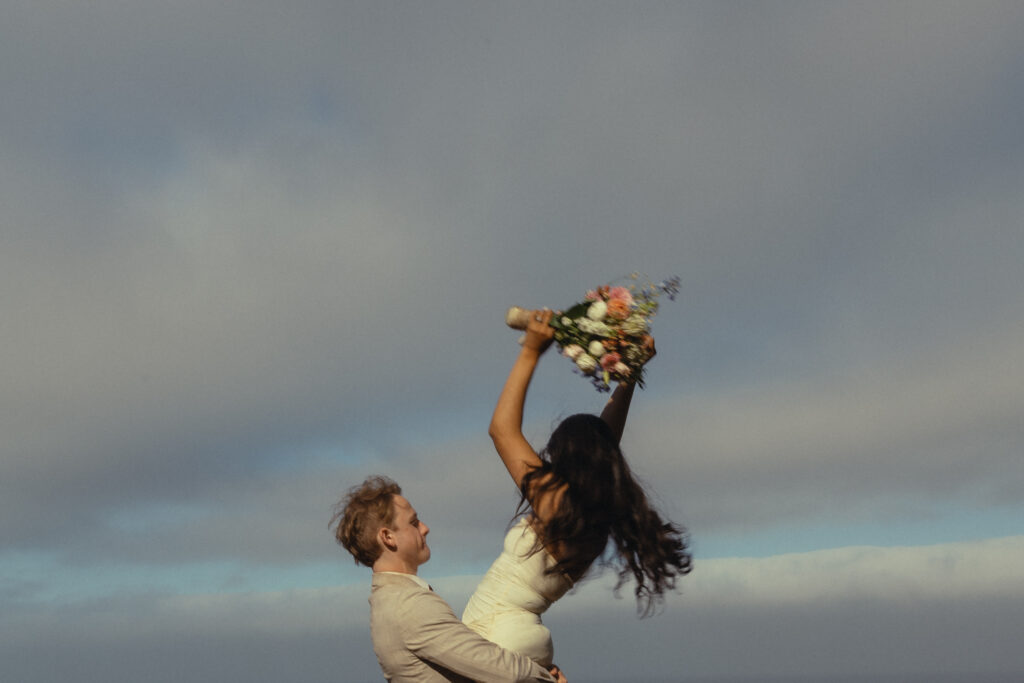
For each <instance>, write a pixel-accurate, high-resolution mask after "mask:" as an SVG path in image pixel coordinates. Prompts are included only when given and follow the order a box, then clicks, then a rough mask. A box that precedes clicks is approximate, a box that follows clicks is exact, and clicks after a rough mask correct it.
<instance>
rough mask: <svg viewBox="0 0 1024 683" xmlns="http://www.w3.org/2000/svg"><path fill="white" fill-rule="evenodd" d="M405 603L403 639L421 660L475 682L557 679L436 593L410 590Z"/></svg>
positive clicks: (515, 682)
mask: <svg viewBox="0 0 1024 683" xmlns="http://www.w3.org/2000/svg"><path fill="white" fill-rule="evenodd" d="M403 602H405V604H404V605H403V606H402V607H403V609H402V610H401V612H402V617H403V618H402V619H401V629H402V632H403V638H404V640H405V643H406V646H407V647H408V648H409V649H410V650H412V651H413V652H415V653H416V655H417V656H418V657H420V658H421V659H423V660H426V661H429V662H433V663H435V664H437V665H439V666H441V667H443V668H445V669H448V670H450V671H453V672H455V673H457V674H459V675H461V676H465V677H466V678H470V679H472V680H474V681H486V682H487V683H492V682H493V683H519V682H520V681H524V682H525V681H554V680H555V679H554V678H553V677H552V676H551V674H550V673H548V671H547V670H546V669H544V667H542V666H540V665H539V664H537V663H536V662H534V661H533V660H532V659H530V658H529V657H526V656H525V655H521V654H518V653H515V652H512V651H510V650H506V649H504V648H501V647H499V646H497V645H495V644H494V643H492V642H491V641H489V640H487V639H486V638H484V637H483V636H481V635H479V634H478V633H476V632H474V631H473V630H471V629H470V628H469V627H468V626H466V625H465V624H463V623H462V622H461V621H460V620H459V619H458V618H457V617H456V616H455V613H454V612H452V609H451V607H449V606H448V603H446V602H445V601H444V600H443V599H441V597H440V596H438V595H436V594H435V593H427V592H415V593H411V594H409V595H408V596H407V597H406V598H405V600H403Z"/></svg>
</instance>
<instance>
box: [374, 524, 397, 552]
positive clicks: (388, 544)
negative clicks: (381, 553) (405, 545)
mask: <svg viewBox="0 0 1024 683" xmlns="http://www.w3.org/2000/svg"><path fill="white" fill-rule="evenodd" d="M377 542H378V543H380V544H381V545H382V546H384V547H385V548H387V549H388V550H390V551H391V552H394V551H396V550H398V544H397V543H395V535H394V534H393V533H392V532H391V529H389V528H387V527H386V526H382V527H381V528H380V529H378V530H377Z"/></svg>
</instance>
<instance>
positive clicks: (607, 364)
mask: <svg viewBox="0 0 1024 683" xmlns="http://www.w3.org/2000/svg"><path fill="white" fill-rule="evenodd" d="M621 361H622V356H620V355H619V354H617V353H615V352H614V351H611V352H609V353H606V354H604V355H603V356H601V369H602V370H608V371H609V372H611V371H612V370H613V369H614V368H615V364H616V363H619V362H621Z"/></svg>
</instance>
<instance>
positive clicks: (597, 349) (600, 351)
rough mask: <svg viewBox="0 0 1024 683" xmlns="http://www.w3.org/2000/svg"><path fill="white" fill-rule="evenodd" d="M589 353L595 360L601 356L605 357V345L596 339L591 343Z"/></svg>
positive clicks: (588, 348)
mask: <svg viewBox="0 0 1024 683" xmlns="http://www.w3.org/2000/svg"><path fill="white" fill-rule="evenodd" d="M587 353H589V354H590V355H591V356H593V357H594V358H600V357H601V356H603V355H604V344H602V343H601V342H599V341H597V340H596V339H595V340H594V341H592V342H590V345H589V346H588V347H587Z"/></svg>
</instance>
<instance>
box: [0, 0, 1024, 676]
mask: <svg viewBox="0 0 1024 683" xmlns="http://www.w3.org/2000/svg"><path fill="white" fill-rule="evenodd" d="M1022 31H1024V9H1022V7H1021V5H1020V4H1019V3H1016V2H986V1H981V2H970V3H968V2H944V1H938V2H936V1H929V2H924V1H905V2H890V3H884V4H880V3H858V2H843V3H812V2H781V1H776V2H762V3H747V2H710V1H709V2H690V3H656V2H649V3H616V2H606V3H583V2H558V3H550V2H523V3H514V4H513V3H501V4H499V3H479V2H432V3H402V2H349V3H337V2H326V1H319V0H297V1H295V2H291V3H288V4H287V5H285V4H282V3H276V2H269V1H264V0H256V1H253V0H247V1H246V2H242V1H241V0H225V1H224V2H220V3H216V4H211V3H206V2H196V1H191V0H185V1H182V0H177V1H175V2H173V3H172V2H164V1H158V0H140V1H138V2H134V3H127V4H126V3H119V2H112V1H106V0H98V1H96V2H90V3H87V4H84V3H79V2H63V1H57V0H34V1H33V2H28V1H25V0H13V1H12V2H9V3H7V5H6V6H5V9H4V21H3V22H0V83H2V84H3V91H4V96H3V98H0V206H2V207H3V210H2V211H0V239H2V241H3V249H0V341H2V343H0V359H2V360H0V362H2V366H0V367H2V369H3V377H4V381H3V382H2V383H0V406H2V409H0V429H2V433H3V434H4V440H3V443H2V445H0V673H2V674H4V675H3V678H4V679H5V680H7V679H10V680H19V681H31V682H33V683H36V682H40V683H41V682H47V681H57V680H66V679H67V678H68V677H69V676H74V677H75V679H76V680H79V681H83V682H88V681H135V680H142V679H143V678H144V679H145V680H149V681H162V680H168V681H172V680H174V681H179V680H197V681H199V680H217V681H233V680H239V681H241V680H245V681H247V682H250V683H251V682H255V683H259V682H260V681H278V680H282V679H283V678H288V679H289V680H301V681H309V682H313V681H362V680H376V679H377V678H378V670H377V666H376V662H375V659H374V657H373V653H372V650H371V649H370V645H369V635H368V630H367V612H366V603H365V599H366V594H367V591H368V581H369V577H368V572H367V570H365V569H364V568H361V567H356V566H354V565H353V564H352V562H351V561H350V558H349V557H348V556H347V555H346V554H345V553H344V552H343V551H342V550H341V549H340V548H338V547H337V546H335V545H334V544H333V542H332V538H331V536H330V534H329V532H328V530H327V521H328V519H329V517H330V511H331V506H332V505H333V503H334V502H335V501H336V500H337V499H338V498H339V497H340V495H341V494H342V493H343V492H344V490H345V489H346V488H348V487H349V486H351V485H353V484H356V483H358V482H359V481H361V480H362V479H363V478H364V477H365V476H367V475H368V474H372V473H386V474H389V475H391V476H392V477H394V478H395V479H397V480H398V481H399V482H400V483H401V484H402V485H403V487H404V488H405V491H406V494H407V495H408V497H409V498H410V499H411V500H412V501H413V503H414V505H416V507H417V509H418V510H419V512H420V514H421V516H422V517H423V518H424V519H425V520H426V521H427V522H428V524H430V526H431V528H432V532H431V545H432V547H433V551H434V555H433V558H432V560H431V562H430V563H429V565H427V566H425V567H424V569H423V572H422V573H423V574H424V575H425V576H427V577H428V578H429V579H430V580H431V583H432V584H433V585H434V586H435V587H438V588H439V590H441V592H442V593H443V594H444V595H445V597H447V598H448V599H449V601H450V602H451V603H452V604H453V605H454V606H455V608H456V609H457V610H459V609H461V607H462V606H463V605H464V603H465V600H466V598H467V596H468V595H469V593H470V591H471V590H472V588H473V586H474V585H475V582H476V580H477V579H478V577H479V575H480V574H481V573H482V572H483V571H484V570H485V569H486V567H487V566H488V564H489V562H490V561H491V560H492V559H493V556H494V554H495V553H496V552H497V550H498V548H499V544H500V540H501V537H502V534H503V531H504V528H505V525H506V523H507V522H508V520H509V518H510V517H511V515H512V513H513V511H514V509H515V505H516V499H515V492H514V490H513V487H512V485H511V483H510V482H509V481H507V476H506V475H505V474H504V472H503V469H502V468H501V465H500V463H499V462H498V460H497V458H496V457H495V456H494V454H493V451H492V448H491V446H490V442H489V440H488V439H487V436H486V425H487V422H488V420H489V417H490V411H491V408H492V407H493V402H494V400H495V398H496V396H497V392H498V390H499V389H500V386H501V383H502V381H503V380H504V377H505V374H506V372H507V371H508V368H509V367H510V365H511V363H512V360H513V359H514V357H515V353H516V349H517V347H516V344H515V342H516V334H515V333H513V332H510V331H509V330H508V329H506V328H505V327H504V326H503V324H502V320H503V314H504V310H505V308H506V307H508V306H510V305H524V306H536V307H540V306H551V307H555V308H557V307H561V306H566V305H569V304H571V303H573V302H574V301H576V300H577V299H578V298H579V297H581V296H582V295H583V293H584V292H585V291H586V290H587V289H589V288H592V287H593V286H595V285H598V284H601V283H603V282H605V281H608V280H611V279H614V278H617V277H620V276H622V275H625V274H627V273H629V272H631V271H641V272H645V273H647V274H649V275H650V276H651V277H652V278H654V279H659V278H662V277H667V276H670V275H679V276H680V278H681V285H682V292H681V294H680V296H679V298H678V299H677V300H676V301H675V302H671V303H666V304H665V305H664V307H663V309H662V311H661V313H660V314H659V316H658V318H657V319H656V322H655V333H656V336H657V339H658V349H659V353H658V357H657V358H656V359H655V361H654V362H653V363H652V366H651V368H650V370H649V379H648V388H647V389H646V390H645V391H644V392H642V393H640V394H639V395H638V396H637V399H636V401H635V403H634V410H633V414H632V415H631V418H630V423H629V425H628V427H627V431H626V434H625V437H624V442H623V447H624V449H625V451H626V454H627V457H629V459H630V462H631V464H632V465H633V466H634V469H635V470H636V471H637V472H638V474H639V475H640V476H641V477H642V478H643V479H644V480H645V481H646V482H647V484H648V486H649V488H650V490H651V493H652V495H653V497H654V498H655V499H656V500H657V501H658V502H659V505H660V506H661V507H662V509H663V510H664V511H665V512H666V513H667V514H668V515H669V516H671V517H672V518H673V519H675V520H677V521H679V522H681V523H683V524H685V525H686V526H687V527H688V528H689V529H690V531H691V534H692V540H693V547H694V551H695V554H696V569H695V571H694V573H693V575H692V576H690V577H688V578H687V579H686V580H685V581H683V582H682V584H681V588H682V590H681V592H680V594H679V595H675V596H672V598H670V599H669V601H668V602H667V604H666V605H665V609H664V611H663V612H662V613H661V614H659V615H657V616H655V617H654V618H652V619H649V620H644V621H638V620H637V619H636V618H635V615H634V609H633V605H632V604H631V601H630V600H629V599H628V590H627V592H626V597H624V598H623V599H619V600H617V599H615V597H614V596H613V595H612V593H611V590H610V589H609V587H608V586H607V578H608V577H595V578H594V579H592V580H591V581H588V582H586V583H585V585H583V586H582V587H581V588H580V589H579V590H577V591H576V592H575V593H573V594H572V595H570V596H568V597H566V598H565V599H564V600H562V601H560V602H559V603H558V604H556V605H555V606H554V607H553V608H552V610H551V611H550V613H549V615H548V617H547V618H546V623H548V624H549V626H550V627H551V629H552V632H553V633H554V638H555V646H556V655H557V656H556V660H557V661H559V663H560V664H561V665H562V666H563V667H564V668H565V669H566V670H567V672H568V673H569V674H570V677H575V680H590V681H594V680H598V679H599V678H600V677H601V676H604V677H609V676H611V677H613V678H615V679H617V680H622V679H628V678H629V677H630V676H635V672H636V671H638V670H640V671H644V672H645V675H648V674H649V675H650V677H651V678H652V679H653V678H655V677H658V676H661V677H667V678H672V679H686V680H697V679H701V678H703V679H706V678H708V677H716V676H717V677H726V676H748V675H756V676H764V675H772V676H778V677H782V678H784V679H785V678H786V677H797V676H810V677H816V678H817V679H818V680H824V679H825V678H826V677H828V676H832V675H836V674H855V675H862V676H882V675H893V676H902V675H907V676H909V675H927V674H929V673H931V672H942V671H944V672H952V673H954V674H956V673H961V674H963V675H965V676H968V675H980V674H982V673H993V674H1000V673H1002V674H1021V673H1024V658H1022V655H1021V652H1020V649H1019V647H1018V646H1017V645H1016V644H1015V643H1014V640H1013V634H1014V633H1015V632H1016V630H1017V628H1018V625H1019V623H1020V621H1021V619H1024V581H1021V580H1020V572H1019V571H1017V570H1016V567H1019V566H1020V564H1019V562H1020V560H1021V559H1024V558H1022V554H1024V494H1022V491H1024V428H1022V426H1021V425H1022V421H1021V419H1020V416H1021V415H1022V414H1024V365H1022V362H1021V359H1022V358H1024V323H1022V321H1024V296H1022V295H1021V293H1022V291H1024V269H1022V267H1021V263H1022V260H1024V238H1022V236H1024V230H1022V227H1024V225H1022V223H1024V199H1022V198H1021V192H1020V188H1021V187H1022V186H1024V133H1022V127H1021V125H1020V121H1021V120H1022V119H1024V81H1022V80H1021V78H1020V74H1021V73H1022V72H1024V48H1021V46H1020V40H1019V36H1020V35H1021V33H1022ZM602 401H603V397H602V396H600V395H598V394H596V393H595V392H594V391H593V389H592V388H591V387H590V386H589V384H588V383H587V382H586V381H584V380H581V379H580V378H579V377H577V376H575V375H573V373H572V372H571V369H570V364H569V363H568V362H567V361H565V360H564V359H562V358H559V357H557V356H556V355H555V354H554V353H551V354H549V357H546V358H545V359H544V360H543V362H542V364H541V367H540V369H539V371H538V375H537V377H536V379H535V382H534V384H533V386H532V388H531V393H530V399H529V402H528V405H527V411H526V425H525V427H526V432H527V436H528V437H529V438H530V439H531V440H533V441H534V443H542V442H543V441H544V440H545V438H546V435H547V433H548V432H549V431H550V428H551V427H552V425H553V424H554V423H555V422H556V421H557V420H558V418H559V417H560V416H564V415H567V414H571V413H575V412H580V411H592V412H597V411H599V410H600V408H601V405H602ZM609 642H614V643H615V647H614V648H611V647H609V646H608V645H607V643H609ZM44 643H45V647H44V645H43V644H44ZM596 643H599V644H600V647H597V646H596V645H595V644H596ZM895 643H898V644H899V646H896V645H894V644H895ZM652 653H653V656H652Z"/></svg>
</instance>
